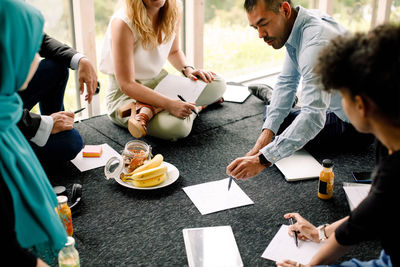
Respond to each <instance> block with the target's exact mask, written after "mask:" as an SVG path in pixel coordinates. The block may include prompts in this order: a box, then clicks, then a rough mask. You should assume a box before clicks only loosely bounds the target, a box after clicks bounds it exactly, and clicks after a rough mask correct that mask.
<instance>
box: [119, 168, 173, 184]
mask: <svg viewBox="0 0 400 267" xmlns="http://www.w3.org/2000/svg"><path fill="white" fill-rule="evenodd" d="M167 169H168V168H167V165H160V166H158V167H155V168H151V169H148V170H145V171H141V172H138V173H134V174H132V175H129V176H128V177H125V178H128V179H132V180H136V181H137V180H147V179H150V178H154V177H156V176H160V175H161V174H163V173H166V172H167Z"/></svg>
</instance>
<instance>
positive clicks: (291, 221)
mask: <svg viewBox="0 0 400 267" xmlns="http://www.w3.org/2000/svg"><path fill="white" fill-rule="evenodd" d="M289 222H290V225H293V218H289ZM293 233H294V243H295V244H296V247H299V241H298V239H297V231H293Z"/></svg>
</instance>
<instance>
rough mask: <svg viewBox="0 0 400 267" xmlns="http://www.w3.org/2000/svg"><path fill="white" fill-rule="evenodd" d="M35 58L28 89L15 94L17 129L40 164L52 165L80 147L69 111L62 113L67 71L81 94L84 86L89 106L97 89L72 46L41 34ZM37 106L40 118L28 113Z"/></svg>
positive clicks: (92, 70)
mask: <svg viewBox="0 0 400 267" xmlns="http://www.w3.org/2000/svg"><path fill="white" fill-rule="evenodd" d="M39 55H40V56H41V57H42V58H43V59H42V60H41V61H40V63H39V66H38V69H37V71H36V72H35V74H34V76H33V78H32V80H31V81H30V82H29V84H28V87H27V88H26V89H24V90H21V91H19V92H18V94H19V96H20V97H21V99H22V101H23V104H24V106H23V107H24V112H23V114H22V117H21V120H20V121H19V122H18V127H19V128H20V130H21V131H22V133H23V134H24V136H25V137H26V138H27V140H28V141H29V144H30V145H31V146H32V148H33V150H34V151H35V153H36V155H37V156H38V158H39V160H40V162H41V163H42V164H43V165H49V166H51V165H54V163H56V162H64V161H68V160H71V159H74V158H75V157H76V155H77V154H78V153H79V152H80V151H81V149H82V147H83V140H82V137H81V135H80V134H79V132H78V131H77V130H76V129H74V118H75V115H74V113H73V112H70V111H65V110H64V93H65V88H66V86H67V81H68V77H69V71H68V68H71V69H74V70H77V71H78V80H79V87H80V92H81V94H83V93H84V88H85V86H84V85H86V89H87V94H86V96H85V100H86V101H88V103H91V101H92V98H93V96H94V94H95V92H96V89H97V87H98V83H97V73H96V70H95V68H94V67H93V65H92V63H91V62H90V61H89V60H88V58H86V57H85V56H84V55H82V54H81V53H78V52H77V51H76V50H75V49H73V48H72V47H70V46H68V45H66V44H63V43H61V42H59V41H57V40H56V39H54V38H52V37H50V36H49V35H47V34H46V33H44V34H43V39H42V42H41V46H40V50H39ZM38 103H39V108H40V115H39V114H35V113H32V112H30V110H31V109H32V108H33V107H34V106H35V105H36V104H38Z"/></svg>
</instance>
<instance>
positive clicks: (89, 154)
mask: <svg viewBox="0 0 400 267" xmlns="http://www.w3.org/2000/svg"><path fill="white" fill-rule="evenodd" d="M102 152H103V148H102V146H101V145H85V147H84V148H83V151H82V156H83V157H84V158H98V157H100V156H101V153H102Z"/></svg>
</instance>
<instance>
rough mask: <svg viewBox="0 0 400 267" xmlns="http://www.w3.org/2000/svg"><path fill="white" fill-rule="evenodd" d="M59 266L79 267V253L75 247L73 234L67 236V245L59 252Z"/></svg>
mask: <svg viewBox="0 0 400 267" xmlns="http://www.w3.org/2000/svg"><path fill="white" fill-rule="evenodd" d="M58 266H59V267H79V266H80V260H79V253H78V250H76V248H75V239H74V238H73V237H72V236H68V237H67V243H66V244H65V247H64V248H63V249H61V250H60V252H59V253H58Z"/></svg>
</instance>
